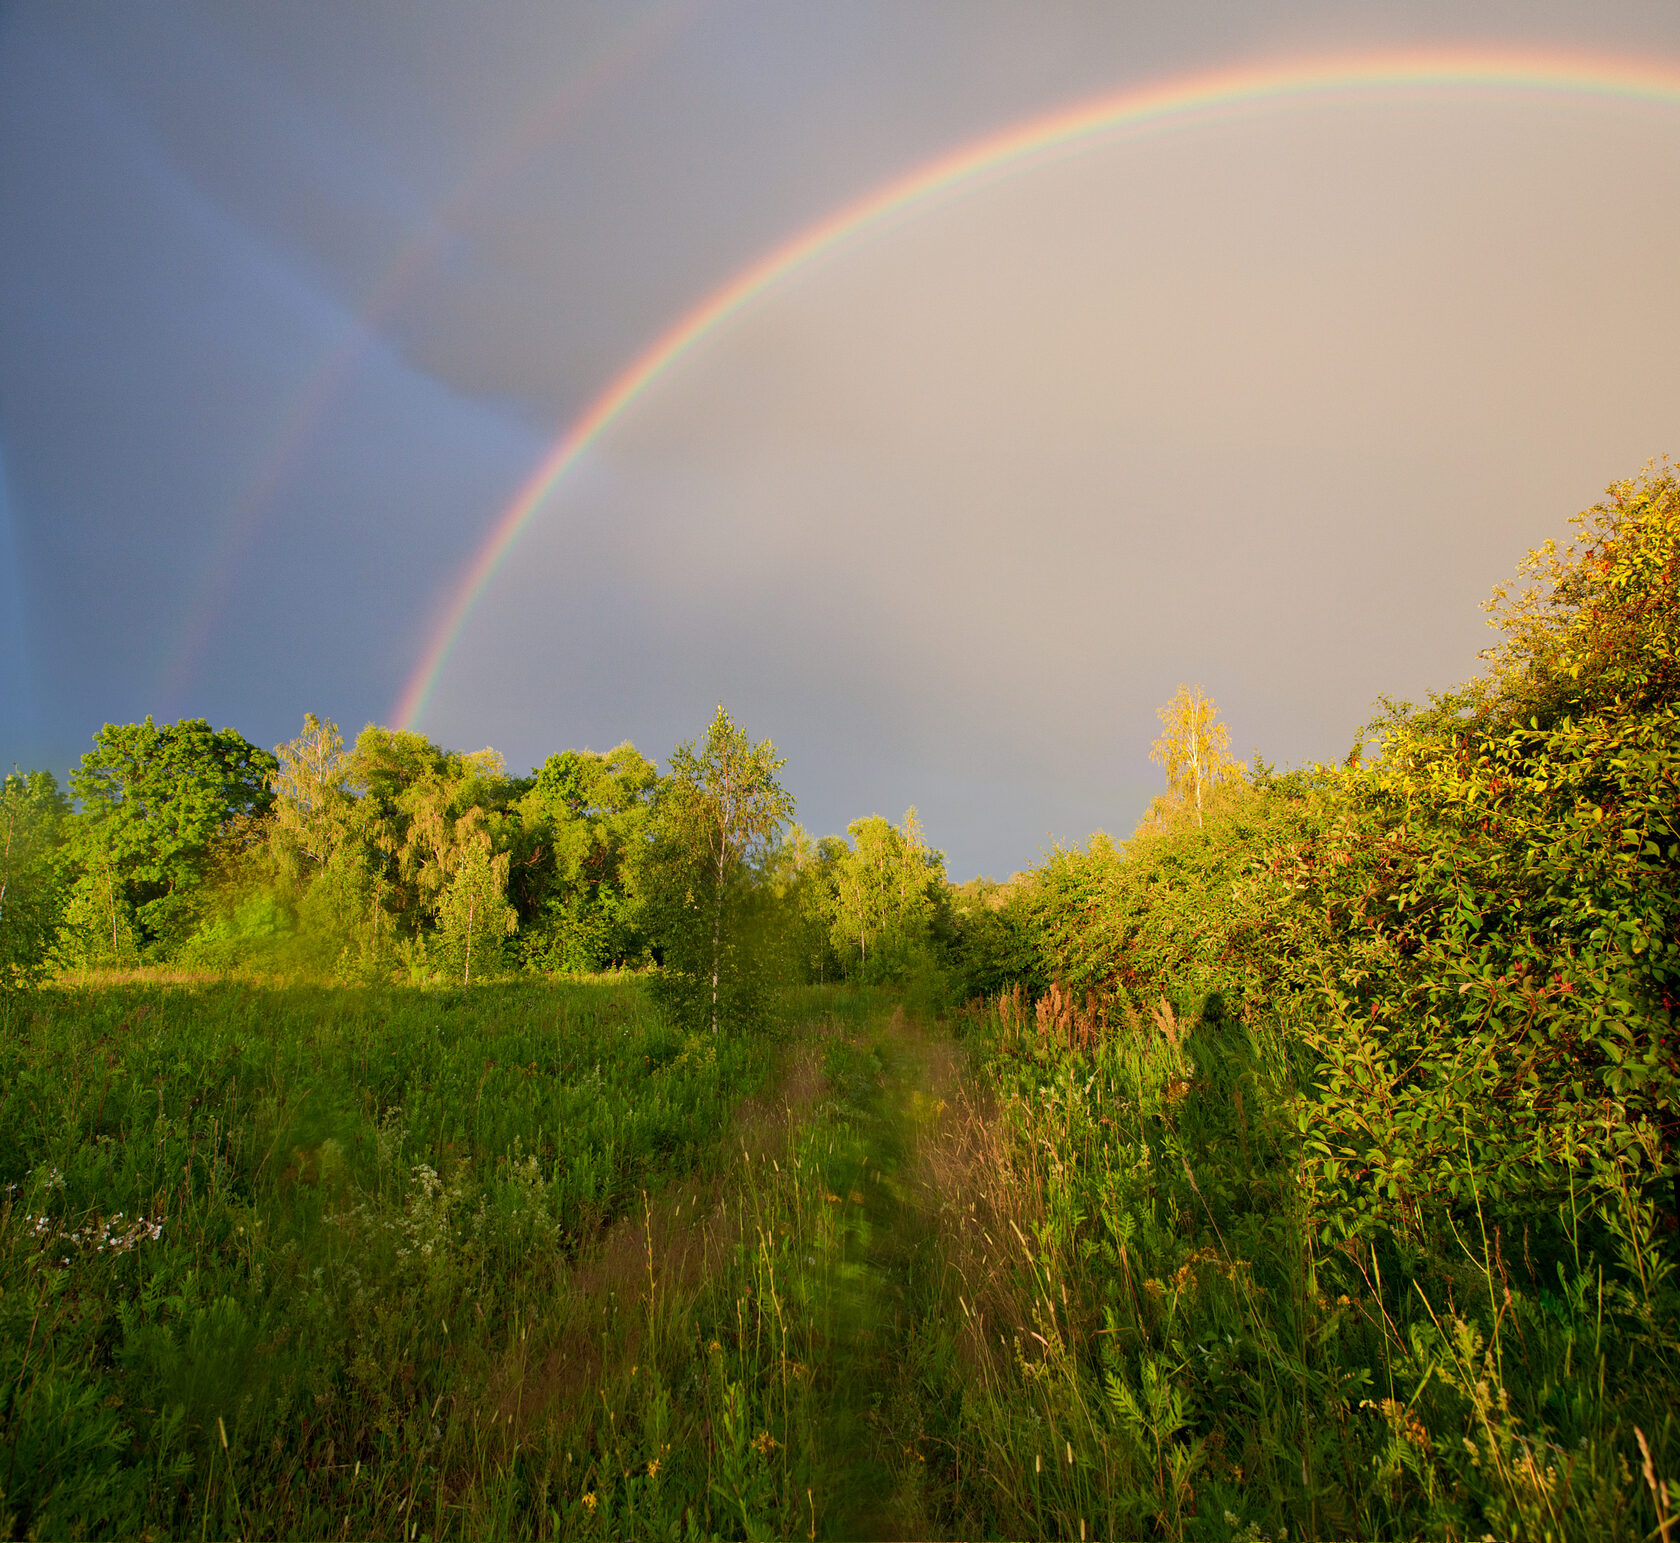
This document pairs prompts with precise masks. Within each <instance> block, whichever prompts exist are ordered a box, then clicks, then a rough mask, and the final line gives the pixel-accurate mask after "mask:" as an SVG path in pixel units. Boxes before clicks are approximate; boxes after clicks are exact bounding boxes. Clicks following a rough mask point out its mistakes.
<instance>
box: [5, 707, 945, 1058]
mask: <svg viewBox="0 0 1680 1543" xmlns="http://www.w3.org/2000/svg"><path fill="white" fill-rule="evenodd" d="M782 764H783V763H782V761H781V759H780V758H778V757H777V755H776V753H775V749H774V746H773V744H772V743H771V742H770V741H768V740H765V741H762V742H760V743H757V744H755V743H753V742H752V741H751V740H750V739H749V738H748V737H747V736H746V735H745V734H744V733H743V732H742V731H741V730H740V728H739V727H738V726H737V725H736V724H735V723H734V721H733V720H732V719H731V718H730V716H729V715H728V713H726V712H725V711H724V710H723V708H722V707H720V708H719V709H718V713H717V716H716V718H715V719H714V721H713V722H712V724H711V725H710V726H709V728H708V730H707V732H706V734H705V735H704V736H703V737H702V738H701V739H700V740H699V741H698V742H697V743H687V744H683V745H679V746H678V747H677V748H676V749H675V750H674V751H673V752H672V754H671V756H670V758H669V762H668V768H667V770H666V771H665V772H663V773H661V772H660V771H659V770H658V768H657V767H656V766H655V765H654V763H653V762H651V761H650V760H648V759H647V757H645V756H644V755H642V754H641V752H639V751H638V750H637V749H636V748H635V746H633V745H631V744H628V743H626V744H622V745H619V746H618V747H617V748H616V749H613V750H610V751H607V752H605V753H604V754H603V753H597V752H594V751H589V750H567V751H563V752H560V753H557V754H555V755H551V756H550V757H549V758H548V759H547V760H546V761H545V762H544V763H543V764H542V765H541V766H539V767H536V768H535V769H534V770H533V771H532V772H531V773H530V775H528V776H524V777H519V776H513V775H510V774H509V772H508V769H507V767H506V764H505V762H504V761H503V759H502V758H501V756H499V755H498V754H497V753H496V752H495V751H493V750H482V751H477V752H473V753H463V752H460V751H455V750H448V749H445V748H443V747H441V746H439V745H436V744H434V743H433V742H432V741H431V740H429V739H427V738H426V737H425V736H423V735H420V734H415V733H409V732H403V731H398V730H391V729H386V728H381V727H378V726H377V725H370V726H368V727H367V728H366V729H364V730H363V731H362V733H361V734H360V735H359V736H358V737H357V739H356V741H355V743H354V744H353V745H350V746H347V745H346V744H345V742H344V740H343V738H342V736H341V734H340V732H339V730H338V728H337V726H336V725H335V724H333V723H331V722H328V721H324V720H321V719H317V718H316V717H314V716H313V715H311V716H309V717H308V718H307V719H306V720H305V723H304V727H303V732H302V733H301V734H299V735H298V737H297V738H296V739H293V740H291V741H289V742H287V743H285V744H282V745H279V746H277V747H275V749H274V751H273V752H272V753H270V752H268V751H265V750H263V749H261V748H259V747H258V746H256V745H254V744H252V743H251V742H250V741H248V740H246V739H245V738H244V737H243V736H242V735H240V734H239V733H237V732H236V731H234V730H232V729H219V730H217V729H212V728H211V727H210V725H209V724H208V723H207V722H205V721H204V720H202V719H188V720H183V721H182V722H179V723H171V724H164V725H158V724H155V723H154V722H153V721H152V720H151V719H150V718H148V719H147V720H146V721H145V722H143V723H137V724H123V725H115V724H108V725H106V726H105V728H104V729H102V730H101V731H100V732H99V733H98V734H97V735H96V736H95V737H94V747H93V749H92V750H90V751H89V752H88V753H87V754H86V755H85V756H83V757H82V760H81V763H80V765H79V766H78V767H77V768H76V770H75V771H74V772H72V774H71V776H70V786H69V789H68V791H67V792H66V791H65V790H62V789H60V788H59V786H58V784H57V782H56V781H55V779H54V778H53V777H52V776H51V775H50V774H49V773H45V772H29V773H19V774H14V775H13V776H11V777H9V778H8V779H7V780H6V782H5V783H4V786H3V789H0V981H3V983H4V984H5V986H7V987H8V988H11V989H16V988H17V987H20V986H24V985H28V984H30V983H32V982H34V981H36V980H39V979H40V978H42V977H43V976H44V975H45V974H47V973H49V972H52V971H55V970H66V969H84V970H85V969H112V968H118V969H120V968H128V967H134V966H137V965H175V966H180V967H186V968H196V969H241V970H255V971H271V972H279V973H288V972H289V973H296V972H304V973H308V974H312V975H316V976H327V977H335V978H341V979H356V980H377V979H391V978H402V979H414V980H424V979H431V978H439V977H447V978H453V979H456V980H458V981H461V982H464V983H468V984H470V983H471V982H472V981H473V980H474V979H480V980H482V979H485V978H489V977H494V976H497V975H503V974H507V973H510V972H541V973H548V974H557V975H581V974H587V973H591V972H595V971H601V970H606V969H612V968H631V969H646V968H654V967H657V974H658V977H659V981H660V986H661V989H662V991H663V992H664V994H665V995H666V996H667V997H668V998H669V999H670V1000H671V1001H672V1002H673V1003H675V1004H678V1006H679V1009H680V1011H681V1013H682V1015H683V1016H684V1017H686V1018H688V1019H691V1020H693V1021H694V1022H696V1023H699V1022H700V1021H702V1020H704V1021H705V1022H706V1023H707V1024H708V1025H709V1026H710V1025H716V1024H717V1023H718V1022H720V1021H721V1020H723V1019H751V1018H755V1017H758V1016H761V1015H762V1013H763V1011H764V1007H765V1003H766V999H767V993H768V992H770V991H771V990H772V989H774V987H775V986H776V985H777V984H778V983H786V982H788V981H804V980H810V981H823V980H835V979H840V978H843V977H844V978H852V979H868V980H872V981H903V980H905V979H906V978H908V977H909V976H911V975H912V974H914V973H915V972H917V971H918V970H922V971H926V970H928V969H930V968H934V967H935V966H934V965H933V964H932V963H931V961H933V960H934V958H935V955H936V954H937V953H938V950H939V945H940V944H941V943H942V942H943V941H948V935H949V933H950V931H951V928H950V917H951V914H952V906H951V903H950V898H949V890H948V886H947V884H946V882H945V873H944V858H943V854H941V853H939V852H937V851H935V850H934V849H933V848H932V847H930V846H929V844H928V842H927V839H926V837H925V835H924V833H923V831H922V829H921V825H920V823H919V821H918V819H917V816H916V812H915V810H914V809H912V810H910V811H909V813H908V814H907V815H906V816H905V819H904V822H903V824H902V825H893V824H892V823H891V822H889V821H887V820H885V819H883V818H881V817H879V816H870V817H868V818H866V819H862V820H857V821H854V822H853V824H852V825H851V826H850V828H849V832H848V836H847V837H837V836H829V837H824V838H822V839H821V840H814V839H812V838H811V837H809V836H808V835H806V833H805V832H804V831H802V830H801V829H800V828H799V827H798V826H796V825H791V823H790V822H791V820H792V815H793V800H792V798H791V797H790V796H789V795H788V794H787V793H786V791H785V790H784V789H783V788H782V786H781V784H780V781H779V780H778V774H779V772H780V769H781V767H782Z"/></svg>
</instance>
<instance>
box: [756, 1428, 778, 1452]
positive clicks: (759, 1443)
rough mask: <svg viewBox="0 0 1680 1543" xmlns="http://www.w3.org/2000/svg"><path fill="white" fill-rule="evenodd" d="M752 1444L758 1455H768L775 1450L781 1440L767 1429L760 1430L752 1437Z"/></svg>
mask: <svg viewBox="0 0 1680 1543" xmlns="http://www.w3.org/2000/svg"><path fill="white" fill-rule="evenodd" d="M752 1444H753V1450H754V1451H755V1452H757V1453H758V1455H759V1456H760V1457H768V1456H769V1455H770V1454H771V1453H772V1452H774V1451H775V1450H776V1448H777V1447H779V1446H780V1445H781V1442H779V1441H778V1440H776V1438H775V1437H774V1436H772V1435H771V1434H770V1432H769V1431H767V1430H761V1431H760V1432H759V1433H758V1434H757V1435H756V1436H754V1437H753V1440H752Z"/></svg>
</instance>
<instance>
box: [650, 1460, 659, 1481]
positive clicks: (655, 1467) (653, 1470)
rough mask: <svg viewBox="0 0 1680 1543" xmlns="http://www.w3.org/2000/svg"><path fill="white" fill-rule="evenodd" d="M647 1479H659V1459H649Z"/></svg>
mask: <svg viewBox="0 0 1680 1543" xmlns="http://www.w3.org/2000/svg"><path fill="white" fill-rule="evenodd" d="M648 1477H649V1478H650V1479H657V1478H658V1477H659V1459H658V1458H657V1457H650V1458H649V1459H648Z"/></svg>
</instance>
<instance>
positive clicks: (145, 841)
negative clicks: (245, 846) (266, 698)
mask: <svg viewBox="0 0 1680 1543" xmlns="http://www.w3.org/2000/svg"><path fill="white" fill-rule="evenodd" d="M93 743H94V748H93V749H92V750H90V751H89V752H88V753H87V754H86V755H84V756H83V757H82V760H81V764H80V765H79V766H78V767H77V769H76V770H75V771H73V772H72V773H71V774H70V786H71V789H72V791H73V792H74V793H75V795H76V798H77V800H78V803H79V808H78V809H77V812H76V815H75V818H74V820H73V822H72V835H71V840H70V853H71V856H72V858H73V859H74V861H75V863H76V865H77V867H78V869H79V870H80V877H79V879H78V881H77V885H76V890H77V893H76V896H75V899H76V901H77V905H76V907H75V910H76V912H77V914H78V916H79V917H80V919H81V920H82V922H83V924H84V926H85V925H86V924H87V923H88V922H89V921H90V920H92V919H93V918H98V936H97V937H96V938H94V939H91V940H89V941H91V942H92V944H93V947H94V949H95V950H96V951H100V944H99V939H101V938H103V937H104V936H105V925H106V923H107V922H108V923H109V927H110V932H109V936H110V940H111V947H112V950H113V952H120V950H121V947H122V943H123V938H124V934H125V931H127V929H129V928H132V934H133V936H134V938H135V941H136V942H137V943H138V944H140V945H142V946H145V945H161V946H167V945H168V944H169V943H170V942H171V941H177V940H179V939H180V938H183V937H184V936H185V935H186V933H187V932H188V931H190V928H191V924H192V923H193V922H194V921H195V919H196V917H195V905H196V902H197V900H198V898H199V896H198V891H199V889H200V887H201V885H202V884H203V882H204V880H205V878H206V876H207V875H208V873H209V871H210V869H211V866H212V863H213V858H214V849H215V848H216V846H217V844H218V842H220V841H222V840H224V839H226V838H228V837H229V836H231V835H232V834H233V832H234V827H235V826H236V824H238V823H239V822H241V821H249V820H250V819H251V818H253V817H256V816H260V815H262V814H264V813H265V812H266V811H267V810H268V808H269V806H270V804H271V803H272V802H273V793H272V792H271V791H270V786H269V784H270V781H271V779H272V778H273V776H274V774H275V772H276V771H277V769H278V763H277V762H276V761H275V759H274V757H273V756H271V755H270V754H269V753H268V752H267V751H266V750H261V749H259V748H258V747H257V746H255V745H253V744H251V743H250V741H248V740H247V739H245V738H244V737H243V736H242V735H240V734H238V733H236V732H235V731H234V730H232V729H212V728H211V727H210V725H209V724H208V723H207V722H206V721H205V720H204V719H202V718H184V719H182V720H181V721H180V722H179V723H170V724H165V725H163V726H162V727H159V726H158V725H157V724H155V723H154V722H153V721H152V720H151V719H150V718H147V719H146V720H145V722H143V723H130V724H110V723H108V724H106V725H105V727H104V728H103V729H101V730H100V731H99V733H98V734H96V735H95V736H94V741H93Z"/></svg>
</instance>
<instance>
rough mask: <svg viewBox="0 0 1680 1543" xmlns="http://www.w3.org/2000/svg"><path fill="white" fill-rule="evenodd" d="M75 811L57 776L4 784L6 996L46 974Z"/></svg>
mask: <svg viewBox="0 0 1680 1543" xmlns="http://www.w3.org/2000/svg"><path fill="white" fill-rule="evenodd" d="M69 812H70V805H69V800H68V799H66V798H65V796H64V794H63V793H61V792H60V791H59V787H58V783H57V782H56V781H55V780H54V779H53V775H52V773H51V772H14V773H13V774H12V775H11V776H9V777H7V778H6V780H5V781H4V782H0V997H4V996H5V995H6V994H7V993H8V992H10V991H14V990H16V989H18V988H20V987H24V986H31V985H33V984H34V983H35V982H36V981H37V980H39V979H40V977H41V975H42V974H43V973H44V971H45V970H46V966H47V958H48V955H49V953H50V951H51V948H52V943H53V939H54V938H55V937H56V935H57V933H58V928H59V923H60V921H61V919H62V916H63V910H64V875H63V865H62V863H61V861H60V855H59V850H58V847H59V836H60V831H61V829H62V827H63V824H64V820H65V817H66V816H67V815H68V814H69Z"/></svg>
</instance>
